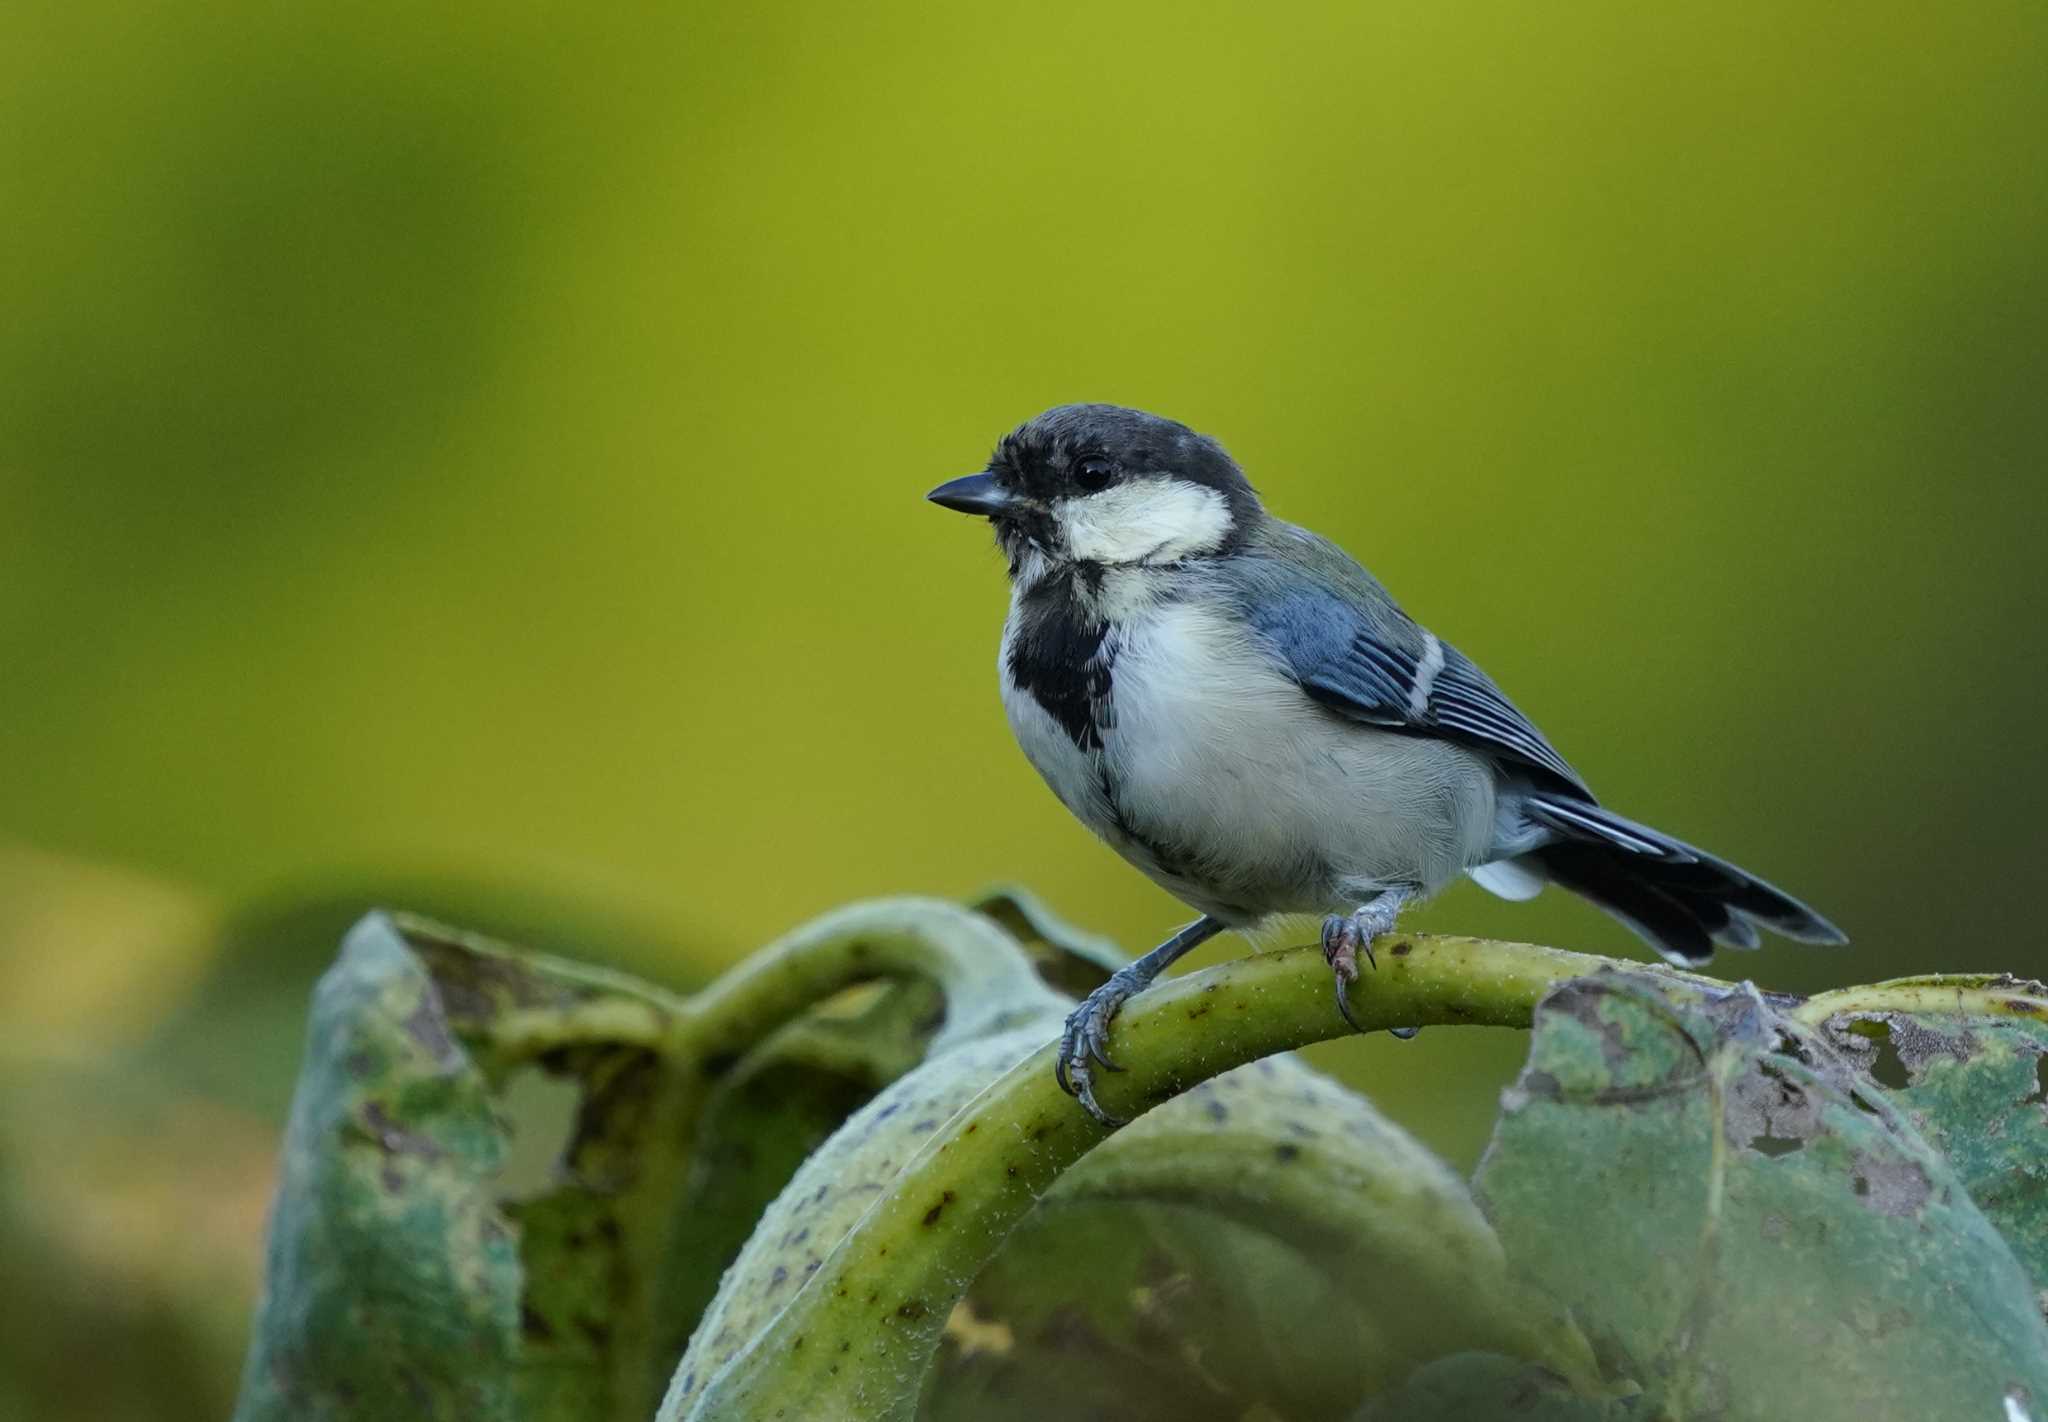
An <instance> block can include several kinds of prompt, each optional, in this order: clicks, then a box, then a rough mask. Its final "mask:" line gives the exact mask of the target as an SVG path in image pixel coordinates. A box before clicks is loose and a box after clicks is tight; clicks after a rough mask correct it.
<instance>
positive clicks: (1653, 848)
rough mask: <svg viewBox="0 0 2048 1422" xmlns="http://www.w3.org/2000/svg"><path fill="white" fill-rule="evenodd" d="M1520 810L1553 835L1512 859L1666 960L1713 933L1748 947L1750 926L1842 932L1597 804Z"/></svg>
mask: <svg viewBox="0 0 2048 1422" xmlns="http://www.w3.org/2000/svg"><path fill="white" fill-rule="evenodd" d="M1527 810H1528V814H1529V817H1530V818H1531V819H1533V820H1535V821H1536V822H1537V823H1538V824H1540V825H1543V826H1544V827H1545V828H1547V829H1550V830H1552V831H1554V832H1555V833H1556V835H1557V838H1556V839H1555V840H1553V841H1551V842H1550V843H1549V844H1546V845H1544V846H1543V847H1542V848H1540V849H1535V850H1531V851H1530V852H1529V853H1528V854H1527V855H1525V856H1523V858H1522V859H1521V860H1520V861H1518V862H1520V863H1522V864H1524V865H1527V866H1528V867H1530V868H1532V869H1534V870H1535V871H1536V872H1537V873H1539V874H1541V875H1542V876H1543V877H1544V878H1546V879H1548V880H1550V881H1551V882H1552V883H1554V884H1561V885H1563V886H1564V887H1565V888H1567V889H1570V890H1571V891H1572V892H1573V893H1575V894H1582V895H1584V896H1585V897H1586V898H1588V899H1591V900H1592V901H1593V902H1594V903H1596V904H1598V905H1599V906H1600V907H1601V908H1603V909H1606V910H1607V911H1608V912H1609V913H1611V914H1613V915H1614V916H1615V917H1616V918H1618V919H1620V920H1621V921H1622V922H1623V923H1625V924H1627V925H1628V926H1629V927H1630V928H1632V929H1634V930H1635V931H1636V932H1637V933H1638V934H1640V935H1642V937H1643V938H1644V939H1645V940H1646V941H1647V942H1648V943H1649V944H1650V946H1651V947H1653V948H1655V949H1656V950H1657V951H1658V952H1659V953H1661V954H1663V955H1664V956H1665V957H1666V958H1667V959H1669V960H1670V961H1671V962H1673V963H1677V964H1679V965H1681V966H1691V965H1695V964H1699V963H1704V962H1706V961H1707V959H1709V958H1710V957H1712V956H1713V953H1714V945H1715V944H1716V943H1724V944H1726V945H1728V946H1729V947H1731V948H1754V947H1756V946H1757V929H1758V928H1759V927H1763V928H1768V929H1770V930H1771V931H1773V932H1774V933H1780V934H1783V935H1784V936H1785V937H1787V938H1796V939H1799V940H1800V941H1801V942H1805V943H1846V942H1848V941H1849V940H1848V939H1847V938H1846V937H1845V936H1844V935H1843V933H1842V931H1841V930H1840V929H1839V928H1836V927H1835V926H1834V925H1833V924H1832V923H1829V922H1828V921H1827V920H1826V919H1824V918H1822V917H1821V916H1820V915H1819V914H1817V913H1815V912H1814V911H1813V910H1812V909H1810V908H1808V907H1807V906H1806V905H1805V904H1802V903H1801V902H1799V900H1797V899H1795V898H1793V897H1792V896H1791V895H1790V894H1787V893H1785V892H1784V891H1783V890H1781V889H1777V888H1774V887H1772V886H1771V885H1769V884H1766V883H1765V882H1764V881H1763V880H1761V879H1759V878H1757V877H1756V876H1755V875H1754V874H1750V873H1748V872H1746V871H1744V870H1741V869H1738V868H1736V867H1735V866H1734V865H1733V864H1730V863H1728V862H1727V861H1726V860H1722V859H1716V858H1715V857H1714V856H1713V855H1711V854H1708V853H1707V852H1706V851H1705V850H1701V849H1694V848H1693V847H1692V846H1691V845H1689V844H1683V843H1681V842H1680V841H1678V840H1675V839H1673V838H1671V836H1669V835H1667V834H1664V833H1662V832H1661V831H1658V830H1653V829H1651V828H1650V827H1649V826H1647V825H1639V824H1637V823H1636V822H1635V821H1633V820H1628V819H1623V818H1622V817H1621V816H1620V815H1617V814H1615V813H1613V812H1612V811H1610V810H1606V809H1603V808H1601V807H1600V806H1598V805H1593V804H1589V803H1587V802H1586V801H1583V800H1573V799H1567V798H1565V797H1563V796H1561V795H1544V794H1537V795H1532V796H1530V797H1529V800H1528V802H1527Z"/></svg>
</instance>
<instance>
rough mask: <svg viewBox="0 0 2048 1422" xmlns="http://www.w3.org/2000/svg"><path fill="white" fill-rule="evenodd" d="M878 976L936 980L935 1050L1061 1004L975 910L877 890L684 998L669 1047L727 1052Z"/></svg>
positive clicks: (677, 1052) (684, 1056)
mask: <svg viewBox="0 0 2048 1422" xmlns="http://www.w3.org/2000/svg"><path fill="white" fill-rule="evenodd" d="M877 978H921V979H925V980H928V981H930V982H934V983H936V984H938V986H939V988H940V989H941V991H942V992H944V994H945V997H946V1004H947V1018H946V1025H945V1027H944V1029H943V1030H942V1032H941V1034H940V1037H939V1039H938V1040H937V1041H936V1042H934V1043H933V1050H934V1051H936V1050H940V1049H941V1048H942V1047H943V1046H944V1045H945V1044H946V1042H947V1040H948V1039H949V1038H951V1039H956V1040H957V1039H966V1038H969V1037H973V1036H978V1035H982V1034H985V1033H987V1032H989V1031H991V1030H996V1029H998V1028H999V1027H1000V1025H1001V1023H1002V1022H1003V1021H1005V1020H1011V1019H1014V1020H1016V1021H1019V1022H1021V1021H1025V1020H1028V1019H1029V1018H1030V1017H1031V1016H1032V1015H1034V1014H1041V1013H1051V1012H1058V1011H1062V1010H1064V1009H1063V1002H1064V999H1062V998H1061V997H1060V996H1059V995H1058V994H1057V993H1055V992H1053V991H1052V989H1050V988H1048V987H1046V986H1045V985H1044V984H1043V983H1042V982H1040V981H1039V980H1038V976H1037V974H1036V973H1034V972H1033V971H1032V968H1031V963H1030V960H1029V959H1027V958H1026V957H1025V956H1024V955H1023V954H1021V953H1019V952H1018V951H1017V946H1016V944H1015V943H1014V942H1013V941H1012V940H1011V938H1010V936H1009V935H1008V934H1006V933H1004V932H1003V930H1002V929H1000V928H998V927H997V926H996V925H995V924H994V923H992V922H990V921H989V920H988V919H986V918H984V917H982V916H981V915H980V914H977V913H974V912H973V911H971V910H969V909H966V908H962V907H961V906H960V905H958V904H952V903H946V902H944V901H942V900H938V899H915V898H902V899H882V900H878V901H876V902H874V903H865V904H855V905H853V906H851V907H849V908H844V909H840V910H837V911H835V912H833V913H828V914H826V915H825V916H824V917H822V918H818V919H813V920H812V921H811V922H810V923H807V924H805V925H803V926H802V927H801V928H798V929H795V930H794V931H792V932H790V933H788V934H785V935H784V936H783V937H782V938H780V939H778V940H777V941H776V942H774V943H772V944H770V945H769V946H768V947H766V948H764V949H762V950H761V951H760V952H759V953H756V954H754V955H753V956H751V957H749V958H748V959H746V960H745V961H744V962H742V963H740V964H738V965H737V966H735V967H734V968H733V969H732V971H730V972H728V973H726V974H725V975H724V976H722V977H720V978H719V979H718V981H716V982H715V983H713V984H712V985H711V986H710V987H708V988H706V989H705V990H704V991H703V992H701V993H699V994H697V995H696V996H695V997H692V998H690V999H688V1001H687V1002H686V1003H685V1004H684V1006H683V1011H682V1013H681V1015H680V1016H679V1017H678V1019H677V1021H676V1024H675V1026H674V1028H673V1035H672V1036H671V1038H670V1041H669V1043H668V1047H667V1050H668V1053H669V1055H670V1056H672V1057H675V1058H678V1059H681V1060H686V1061H688V1060H697V1061H707V1062H715V1061H718V1060H719V1059H721V1058H730V1057H733V1056H736V1055H737V1054H739V1053H741V1052H744V1051H746V1050H748V1049H749V1048H751V1047H753V1046H755V1045H756V1044H757V1043H759V1042H760V1041H761V1040H762V1039H763V1038H764V1037H766V1036H767V1035H768V1034H769V1033H770V1032H772V1031H773V1030H775V1028H777V1027H780V1026H781V1025H783V1024H784V1023H786V1022H789V1021H791V1020H793V1019H794V1018H796V1017H797V1016H799V1015H800V1014H802V1013H803V1012H804V1011H805V1010H807V1009H809V1008H811V1007H815V1006H816V1005H817V1004H818V1003H819V1002H822V1001H823V1000H824V999H825V998H827V997H830V996H831V995H832V994H833V993H835V992H837V991H839V990H840V989H841V988H844V987H849V986H851V985H853V984H855V983H861V982H870V981H873V980H874V979H877Z"/></svg>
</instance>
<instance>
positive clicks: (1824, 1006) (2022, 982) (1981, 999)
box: [1792, 973, 2048, 1027]
mask: <svg viewBox="0 0 2048 1422" xmlns="http://www.w3.org/2000/svg"><path fill="white" fill-rule="evenodd" d="M1887 1012H1907V1013H1919V1012H1924V1013H1933V1014H1936V1015H1946V1014H1953V1015H1955V1016H1974V1015H1982V1016H1985V1017H2030V1018H2034V1019H2036V1020H2037V1021H2048V986H2044V985H2043V984H2041V983H2037V982H2031V981H2029V980H2027V979H2025V978H2016V977H2013V976H2011V975H2010V974H2007V973H1943V974H1938V975H1933V976H1928V977H1918V978H1894V979H1892V980H1891V981H1890V982H1883V983H1872V984H1870V985H1869V986H1868V987H1849V988H1838V989H1836V990H1835V991H1833V992H1824V993H1820V994H1818V995H1817V996H1814V997H1810V998H1808V999H1807V1000H1806V1001H1805V1002H1803V1003H1801V1004H1799V1006H1798V1007H1797V1008H1795V1009H1793V1012H1792V1016H1794V1017H1795V1018H1797V1019H1798V1020H1799V1021H1800V1022H1802V1023H1804V1024H1805V1025H1807V1026H1809V1027H1817V1026H1819V1025H1820V1024H1821V1023H1823V1022H1825V1021H1827V1020H1828V1019H1829V1018H1830V1017H1844V1016H1850V1017H1853V1016H1860V1015H1875V1014H1879V1013H1887Z"/></svg>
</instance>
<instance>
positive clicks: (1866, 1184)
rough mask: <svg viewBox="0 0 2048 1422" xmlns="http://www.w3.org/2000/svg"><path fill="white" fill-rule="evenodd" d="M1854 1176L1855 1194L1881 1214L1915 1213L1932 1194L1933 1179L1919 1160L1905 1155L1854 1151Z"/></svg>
mask: <svg viewBox="0 0 2048 1422" xmlns="http://www.w3.org/2000/svg"><path fill="white" fill-rule="evenodd" d="M1852 1169H1853V1171H1854V1175H1853V1177H1852V1178H1853V1180H1854V1182H1855V1190H1856V1196H1857V1198H1858V1199H1860V1200H1862V1201H1863V1203H1864V1204H1865V1205H1867V1206H1868V1207H1869V1208H1871V1209H1873V1210H1875V1211H1877V1213H1879V1214H1881V1215H1892V1216H1895V1217H1904V1216H1909V1215H1917V1214H1919V1213H1920V1211H1921V1209H1922V1208H1923V1207H1924V1206H1925V1205H1926V1204H1927V1202H1928V1200H1929V1199H1930V1198H1932V1196H1933V1194H1934V1182H1933V1181H1931V1180H1929V1179H1928V1178H1927V1172H1926V1171H1924V1170H1922V1169H1921V1168H1920V1164H1919V1162H1918V1161H1914V1160H1909V1159H1907V1158H1905V1157H1904V1156H1891V1157H1884V1156H1877V1155H1872V1154H1870V1153H1869V1152H1863V1153H1860V1154H1858V1155H1857V1157H1856V1162H1855V1165H1854V1166H1853V1167H1852Z"/></svg>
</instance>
